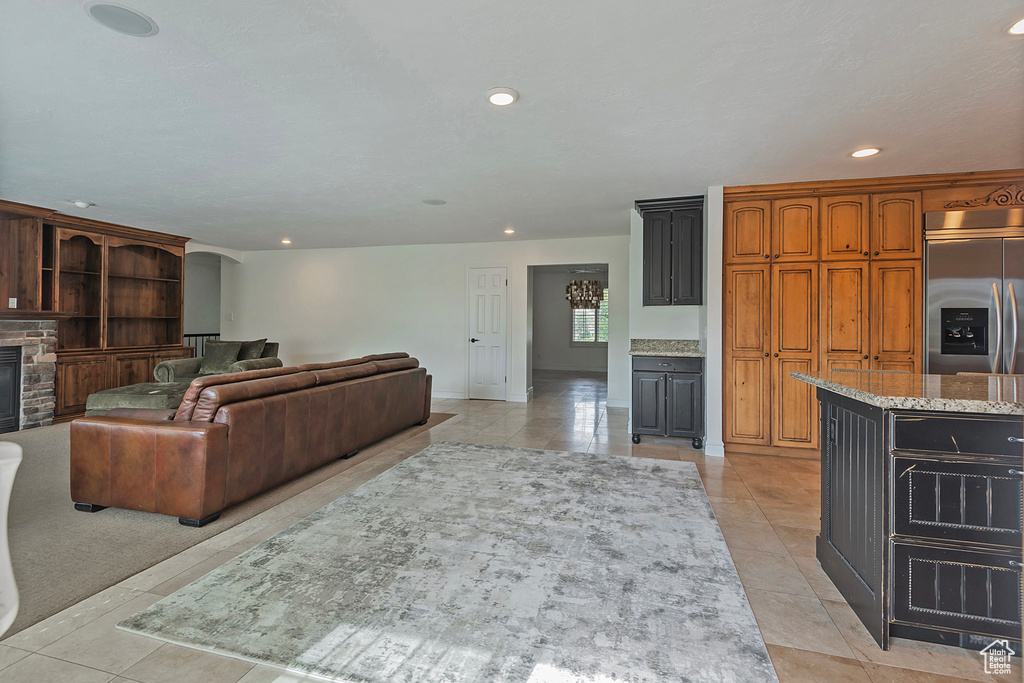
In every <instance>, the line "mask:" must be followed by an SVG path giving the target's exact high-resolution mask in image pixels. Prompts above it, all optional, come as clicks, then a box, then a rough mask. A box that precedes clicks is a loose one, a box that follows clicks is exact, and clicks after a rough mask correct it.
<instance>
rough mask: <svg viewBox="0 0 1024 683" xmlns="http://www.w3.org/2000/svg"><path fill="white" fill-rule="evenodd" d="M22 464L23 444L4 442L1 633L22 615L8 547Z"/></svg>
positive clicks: (0, 445) (0, 463)
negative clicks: (9, 523) (11, 509)
mask: <svg viewBox="0 0 1024 683" xmlns="http://www.w3.org/2000/svg"><path fill="white" fill-rule="evenodd" d="M20 464H21V446H19V445H18V444H16V443H10V442H9V441H0V635H3V634H4V632H5V631H7V629H8V628H10V626H11V624H13V623H14V618H15V617H16V616H18V586H17V584H15V583H14V567H12V566H11V550H10V548H8V547H7V506H8V503H10V501H11V489H13V488H14V475H15V474H17V472H18V465H20Z"/></svg>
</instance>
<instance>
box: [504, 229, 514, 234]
mask: <svg viewBox="0 0 1024 683" xmlns="http://www.w3.org/2000/svg"><path fill="white" fill-rule="evenodd" d="M514 232H515V230H513V229H512V228H505V234H506V235H511V234H512V233H514Z"/></svg>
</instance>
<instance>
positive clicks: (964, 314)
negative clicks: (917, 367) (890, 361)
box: [925, 208, 1024, 375]
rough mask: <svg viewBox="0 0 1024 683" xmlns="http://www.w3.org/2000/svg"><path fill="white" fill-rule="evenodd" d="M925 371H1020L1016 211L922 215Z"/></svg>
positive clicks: (1022, 238) (1021, 298)
mask: <svg viewBox="0 0 1024 683" xmlns="http://www.w3.org/2000/svg"><path fill="white" fill-rule="evenodd" d="M925 269H926V278H927V282H926V284H925V349H926V354H925V372H927V373H932V374H941V375H949V374H955V373H957V372H963V371H968V372H991V373H1011V374H1022V373H1024V339H1022V338H1021V337H1022V336H1024V209H1020V208H1014V209H985V210H978V211H941V212H935V213H927V214H925Z"/></svg>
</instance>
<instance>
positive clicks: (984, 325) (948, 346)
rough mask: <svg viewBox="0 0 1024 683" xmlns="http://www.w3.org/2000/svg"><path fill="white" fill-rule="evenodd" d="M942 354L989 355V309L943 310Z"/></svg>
mask: <svg viewBox="0 0 1024 683" xmlns="http://www.w3.org/2000/svg"><path fill="white" fill-rule="evenodd" d="M942 354H943V355H956V356H987V355H988V309H987V308H943V309H942Z"/></svg>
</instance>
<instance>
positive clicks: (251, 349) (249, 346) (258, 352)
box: [207, 337, 267, 360]
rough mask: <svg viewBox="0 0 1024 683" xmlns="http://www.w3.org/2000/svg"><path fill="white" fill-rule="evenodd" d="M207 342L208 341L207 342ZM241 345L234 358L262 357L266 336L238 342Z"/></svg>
mask: <svg viewBox="0 0 1024 683" xmlns="http://www.w3.org/2000/svg"><path fill="white" fill-rule="evenodd" d="M207 343H209V342H207ZM227 343H228V344H234V343H235V342H232V341H229V342H227ZM238 343H239V344H241V345H242V348H240V349H239V350H238V358H236V359H235V360H252V359H253V358H262V357H263V347H265V346H266V345H267V338H266V337H264V338H263V339H254V340H252V341H243V342H238Z"/></svg>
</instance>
